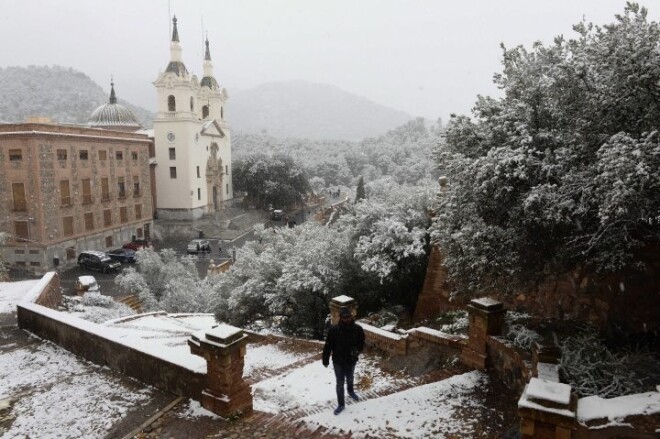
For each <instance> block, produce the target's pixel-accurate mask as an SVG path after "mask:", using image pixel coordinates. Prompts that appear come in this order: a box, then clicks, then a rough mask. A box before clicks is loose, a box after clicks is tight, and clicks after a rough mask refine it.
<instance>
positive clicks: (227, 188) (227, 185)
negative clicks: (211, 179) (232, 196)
mask: <svg viewBox="0 0 660 439" xmlns="http://www.w3.org/2000/svg"><path fill="white" fill-rule="evenodd" d="M225 190H226V191H227V195H229V183H227V184H226V189H225Z"/></svg>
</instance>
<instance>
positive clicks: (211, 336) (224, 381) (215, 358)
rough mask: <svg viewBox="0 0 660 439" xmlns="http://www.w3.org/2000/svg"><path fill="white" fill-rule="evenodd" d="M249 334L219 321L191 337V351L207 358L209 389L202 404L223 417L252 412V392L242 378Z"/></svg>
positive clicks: (203, 397) (205, 391)
mask: <svg viewBox="0 0 660 439" xmlns="http://www.w3.org/2000/svg"><path fill="white" fill-rule="evenodd" d="M246 344H247V335H246V334H245V333H244V332H243V331H242V330H241V329H239V328H235V327H233V326H230V325H226V324H220V325H218V326H216V327H214V328H213V329H210V330H206V331H200V332H197V333H195V334H193V335H192V336H191V337H190V339H188V346H190V351H191V352H192V353H193V354H195V355H199V356H201V357H204V359H206V370H207V372H206V381H207V386H208V387H207V388H206V389H204V391H203V392H202V401H201V403H202V407H204V408H205V409H207V410H210V411H212V412H213V413H216V414H218V415H220V416H223V417H233V416H238V415H241V414H247V413H251V412H252V391H251V388H250V385H248V383H247V382H245V380H244V379H243V364H244V357H245V345H246Z"/></svg>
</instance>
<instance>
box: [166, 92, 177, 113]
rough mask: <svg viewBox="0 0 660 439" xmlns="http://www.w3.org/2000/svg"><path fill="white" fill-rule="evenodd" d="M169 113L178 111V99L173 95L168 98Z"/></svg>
mask: <svg viewBox="0 0 660 439" xmlns="http://www.w3.org/2000/svg"><path fill="white" fill-rule="evenodd" d="M167 111H176V99H175V98H174V96H173V95H169V96H168V97H167Z"/></svg>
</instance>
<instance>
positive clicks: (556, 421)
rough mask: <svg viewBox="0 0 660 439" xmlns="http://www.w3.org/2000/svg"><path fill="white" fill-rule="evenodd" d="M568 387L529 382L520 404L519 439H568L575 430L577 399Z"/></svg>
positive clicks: (548, 382)
mask: <svg viewBox="0 0 660 439" xmlns="http://www.w3.org/2000/svg"><path fill="white" fill-rule="evenodd" d="M571 390H572V389H571V386H569V385H568V384H562V383H556V382H550V381H546V380H542V379H539V378H532V379H531V380H530V381H529V383H528V384H527V386H525V390H524V391H523V394H522V396H521V397H520V400H519V401H518V416H520V433H521V435H522V436H521V438H522V439H532V438H550V439H571V438H573V437H574V432H575V430H576V429H577V420H576V417H575V416H576V407H577V398H576V397H575V395H574V394H573V393H572V391H571Z"/></svg>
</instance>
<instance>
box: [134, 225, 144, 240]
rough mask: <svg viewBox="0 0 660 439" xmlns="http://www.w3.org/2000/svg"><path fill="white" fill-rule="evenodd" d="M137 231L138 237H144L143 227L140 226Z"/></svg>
mask: <svg viewBox="0 0 660 439" xmlns="http://www.w3.org/2000/svg"><path fill="white" fill-rule="evenodd" d="M135 232H136V234H137V237H138V238H142V237H143V235H142V227H138V228H137V229H135Z"/></svg>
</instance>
